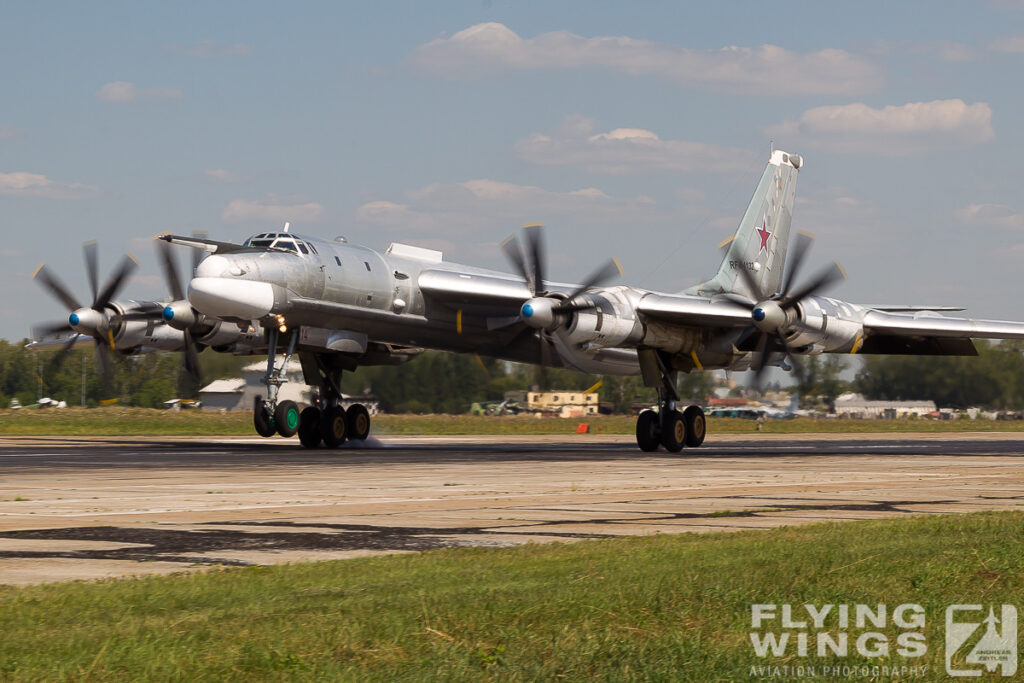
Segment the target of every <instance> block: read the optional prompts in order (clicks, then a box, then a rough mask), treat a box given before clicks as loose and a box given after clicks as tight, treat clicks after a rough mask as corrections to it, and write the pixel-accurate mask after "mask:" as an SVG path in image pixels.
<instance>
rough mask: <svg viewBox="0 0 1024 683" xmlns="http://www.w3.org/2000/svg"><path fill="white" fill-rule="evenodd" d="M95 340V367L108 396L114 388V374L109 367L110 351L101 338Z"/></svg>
mask: <svg viewBox="0 0 1024 683" xmlns="http://www.w3.org/2000/svg"><path fill="white" fill-rule="evenodd" d="M95 339H96V366H97V367H98V368H99V370H100V377H101V378H102V379H103V388H104V390H105V391H106V393H107V394H109V393H110V392H111V391H112V390H113V386H114V374H113V369H112V368H111V366H110V349H108V348H107V342H106V341H105V340H104V339H103V337H95Z"/></svg>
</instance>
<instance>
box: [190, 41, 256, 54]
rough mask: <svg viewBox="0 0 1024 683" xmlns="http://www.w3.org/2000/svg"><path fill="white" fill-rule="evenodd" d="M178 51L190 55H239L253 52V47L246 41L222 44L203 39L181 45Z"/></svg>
mask: <svg viewBox="0 0 1024 683" xmlns="http://www.w3.org/2000/svg"><path fill="white" fill-rule="evenodd" d="M178 51H179V52H181V54H183V55H187V56H189V57H203V58H205V57H238V56H244V55H250V54H252V48H251V47H249V46H248V45H246V44H245V43H231V44H229V45H228V44H221V43H215V42H213V41H212V40H201V41H199V42H198V43H196V44H194V45H188V46H185V47H179V48H178Z"/></svg>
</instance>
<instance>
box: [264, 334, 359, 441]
mask: <svg viewBox="0 0 1024 683" xmlns="http://www.w3.org/2000/svg"><path fill="white" fill-rule="evenodd" d="M268 341H269V350H268V352H267V372H266V374H265V375H264V377H263V383H264V384H266V385H267V397H266V398H262V397H260V396H257V397H256V399H255V402H254V404H253V411H252V422H253V426H254V427H255V428H256V433H257V434H259V435H260V436H265V437H270V436H273V435H274V434H280V435H281V436H283V437H286V438H287V437H291V436H295V435H296V434H298V435H299V442H300V443H301V444H302V445H303V446H305V447H306V448H316V447H317V446H319V445H320V444H321V443H322V444H323V445H324V446H326V447H327V448H337V447H338V446H340V445H341V444H343V443H345V442H346V441H358V442H362V441H365V440H366V438H367V437H368V436H369V435H370V411H368V410H367V409H366V406H364V405H362V404H360V403H356V404H354V405H351V406H349V407H348V409H346V408H344V407H343V406H341V404H340V402H341V389H340V386H339V382H340V373H339V374H338V377H333V376H332V374H331V373H326V372H325V373H321V377H320V384H321V392H320V395H319V396H318V397H317V398H316V399H315V400H314V404H313V405H311V406H308V407H307V408H305V409H303V410H302V411H301V412H300V411H299V406H298V405H297V404H296V403H295V401H291V400H287V399H286V400H284V401H278V400H277V395H278V392H279V391H280V389H281V385H282V384H284V383H285V382H286V381H287V379H286V376H285V370H286V368H287V367H288V361H289V360H290V359H291V357H292V355H293V354H294V353H295V344H296V342H297V341H298V330H293V331H292V334H291V338H290V339H289V341H288V350H287V352H286V353H285V356H284V362H283V363H282V364H281V367H277V362H276V361H277V342H278V330H277V328H273V327H272V328H270V330H269V339H268Z"/></svg>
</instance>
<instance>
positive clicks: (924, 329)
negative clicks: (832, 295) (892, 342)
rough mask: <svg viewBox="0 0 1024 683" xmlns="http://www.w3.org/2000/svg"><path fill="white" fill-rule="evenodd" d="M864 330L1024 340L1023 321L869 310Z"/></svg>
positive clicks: (955, 337) (903, 334)
mask: <svg viewBox="0 0 1024 683" xmlns="http://www.w3.org/2000/svg"><path fill="white" fill-rule="evenodd" d="M864 332H865V333H866V334H868V335H876V334H885V335H893V336H903V337H945V338H952V339H1024V323H1019V322H1011V321H1009V320H975V319H973V318H947V317H945V316H941V315H927V314H917V315H908V314H906V313H887V312H883V311H868V312H867V313H866V314H865V315H864Z"/></svg>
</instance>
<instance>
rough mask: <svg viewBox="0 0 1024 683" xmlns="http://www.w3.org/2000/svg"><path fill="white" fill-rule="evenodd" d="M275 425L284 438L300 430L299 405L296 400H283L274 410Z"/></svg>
mask: <svg viewBox="0 0 1024 683" xmlns="http://www.w3.org/2000/svg"><path fill="white" fill-rule="evenodd" d="M274 426H275V427H277V433H278V434H280V435H281V436H283V437H284V438H286V439H287V438H289V437H292V436H295V432H297V431H298V430H299V406H297V405H295V401H281V402H280V403H278V404H277V409H276V410H275V411H274Z"/></svg>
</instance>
